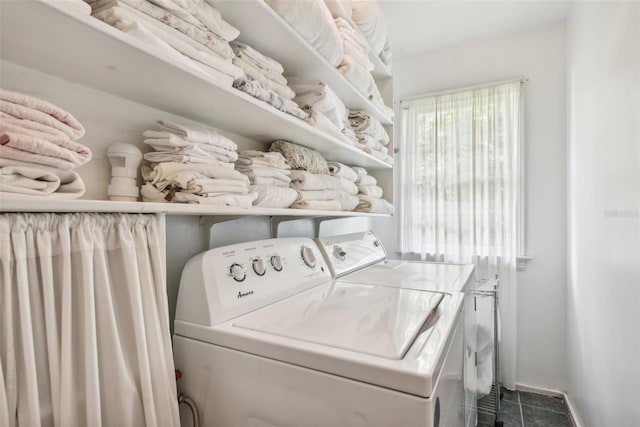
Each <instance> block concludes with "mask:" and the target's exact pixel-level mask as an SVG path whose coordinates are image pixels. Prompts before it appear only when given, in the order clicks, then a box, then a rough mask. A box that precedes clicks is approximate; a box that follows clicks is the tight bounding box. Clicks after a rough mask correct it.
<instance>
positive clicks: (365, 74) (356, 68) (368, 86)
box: [337, 55, 376, 97]
mask: <svg viewBox="0 0 640 427" xmlns="http://www.w3.org/2000/svg"><path fill="white" fill-rule="evenodd" d="M337 68H338V71H340V72H341V73H342V75H343V76H344V78H345V79H347V80H348V81H349V82H351V84H352V85H353V86H354V87H355V88H356V89H357V90H358V91H359V92H361V93H362V94H364V95H365V96H366V97H369V96H371V94H372V93H373V88H374V86H375V85H376V82H375V81H374V80H373V76H372V75H371V73H370V72H369V71H368V70H367V69H366V68H365V67H363V66H362V65H360V64H359V63H358V62H356V61H355V60H354V59H353V58H351V57H350V56H349V55H344V57H343V58H342V62H341V63H340V65H338V67H337Z"/></svg>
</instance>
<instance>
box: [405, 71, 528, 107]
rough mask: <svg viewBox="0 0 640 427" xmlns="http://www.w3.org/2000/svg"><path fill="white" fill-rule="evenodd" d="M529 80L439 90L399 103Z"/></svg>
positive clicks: (517, 78) (503, 81) (522, 80)
mask: <svg viewBox="0 0 640 427" xmlns="http://www.w3.org/2000/svg"><path fill="white" fill-rule="evenodd" d="M529 80H530V79H529V78H527V77H515V78H512V79H507V80H500V81H497V82H490V83H482V84H477V85H473V86H465V87H458V88H452V89H445V90H439V91H435V92H427V93H422V94H420V95H412V96H408V97H406V98H402V99H401V100H400V101H399V102H400V103H401V104H402V103H403V102H404V101H412V100H414V99H420V98H429V97H432V96H438V95H452V94H455V93H460V92H466V91H469V90H474V89H481V88H486V87H493V86H500V85H502V84H507V83H513V82H517V81H519V82H520V83H521V84H523V83H526V82H528V81H529Z"/></svg>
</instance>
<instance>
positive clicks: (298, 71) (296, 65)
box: [207, 0, 393, 125]
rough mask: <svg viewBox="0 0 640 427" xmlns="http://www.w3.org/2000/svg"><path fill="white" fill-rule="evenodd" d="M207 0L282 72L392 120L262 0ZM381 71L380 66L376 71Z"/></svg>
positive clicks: (381, 118) (351, 105) (388, 121)
mask: <svg viewBox="0 0 640 427" xmlns="http://www.w3.org/2000/svg"><path fill="white" fill-rule="evenodd" d="M207 2H208V3H210V4H212V5H213V6H214V7H215V8H216V9H218V10H219V11H220V13H222V17H223V18H224V19H225V21H227V22H229V23H230V24H232V25H233V26H235V27H236V28H238V29H239V30H240V37H238V40H241V41H243V42H245V43H247V44H249V45H251V46H252V47H254V48H256V49H257V50H258V51H260V52H262V53H264V54H266V55H268V56H271V57H273V58H275V59H276V60H278V62H280V63H281V64H282V66H283V67H284V69H285V74H287V75H291V76H301V77H307V78H312V79H318V80H321V81H323V82H325V83H326V84H328V85H329V87H331V89H333V90H334V91H335V92H336V93H337V94H338V96H339V97H340V99H342V101H343V102H344V103H345V105H346V106H347V107H349V108H353V109H360V110H364V111H367V112H368V113H369V114H371V115H372V116H374V117H375V118H376V119H378V120H379V121H380V122H381V123H382V124H383V125H390V124H393V119H392V118H390V117H389V116H388V115H387V113H386V112H385V111H383V109H381V108H379V107H378V106H376V105H375V104H373V103H372V102H371V101H370V100H369V99H367V97H365V96H364V95H363V94H362V93H360V91H358V89H356V88H355V86H353V85H352V84H351V83H350V82H349V81H348V80H347V79H345V78H344V76H343V75H342V73H340V72H339V71H338V70H337V69H336V68H334V67H333V66H332V65H331V64H329V63H328V62H327V60H326V59H324V58H323V57H322V56H321V55H320V54H319V53H318V52H317V51H316V50H315V48H313V47H312V46H311V45H310V44H309V43H308V42H307V41H306V40H305V39H303V38H302V36H300V34H298V32H297V31H296V30H295V29H293V28H292V27H291V26H290V25H289V24H288V23H287V22H286V21H285V20H284V19H282V18H281V17H280V15H278V14H277V13H276V12H275V11H274V10H273V9H271V8H270V7H269V5H268V4H266V3H265V2H264V0H242V1H233V0H207ZM378 62H379V64H378V67H380V65H384V64H382V62H381V61H380V60H379V59H378ZM385 68H386V67H385ZM374 71H375V70H374ZM387 72H388V70H387ZM383 74H384V71H382V70H380V69H379V70H378V72H376V73H375V75H383Z"/></svg>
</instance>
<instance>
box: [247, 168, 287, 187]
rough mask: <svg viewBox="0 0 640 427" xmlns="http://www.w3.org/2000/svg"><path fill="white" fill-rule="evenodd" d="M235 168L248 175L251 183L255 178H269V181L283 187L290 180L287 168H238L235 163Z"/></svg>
mask: <svg viewBox="0 0 640 427" xmlns="http://www.w3.org/2000/svg"><path fill="white" fill-rule="evenodd" d="M236 170H237V171H238V172H240V173H242V174H243V175H246V176H247V177H249V181H250V182H251V183H252V184H256V178H270V179H271V180H272V181H271V182H275V183H277V185H279V186H283V187H288V186H289V183H290V182H291V178H290V177H289V171H288V170H282V169H277V168H270V167H252V168H239V166H238V165H236ZM263 182H264V181H263Z"/></svg>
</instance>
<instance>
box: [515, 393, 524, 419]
mask: <svg viewBox="0 0 640 427" xmlns="http://www.w3.org/2000/svg"><path fill="white" fill-rule="evenodd" d="M516 393H518V408H520V423H521V424H522V427H524V415H523V413H522V401H521V400H520V392H519V391H516Z"/></svg>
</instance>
